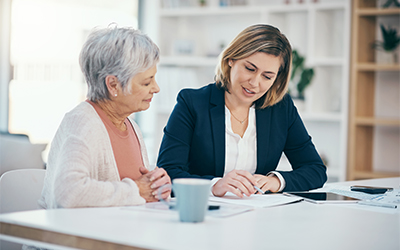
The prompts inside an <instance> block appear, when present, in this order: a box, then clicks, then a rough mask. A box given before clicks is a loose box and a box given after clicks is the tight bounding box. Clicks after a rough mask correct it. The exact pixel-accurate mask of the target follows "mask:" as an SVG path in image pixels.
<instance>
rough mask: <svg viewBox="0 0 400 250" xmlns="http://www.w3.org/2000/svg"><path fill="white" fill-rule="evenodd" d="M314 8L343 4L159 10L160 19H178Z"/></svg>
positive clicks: (334, 6)
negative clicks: (182, 17)
mask: <svg viewBox="0 0 400 250" xmlns="http://www.w3.org/2000/svg"><path fill="white" fill-rule="evenodd" d="M310 7H312V8H315V9H316V10H318V11H326V10H337V9H343V8H344V4H343V3H323V4H320V3H316V4H287V5H283V4H282V5H265V6H252V5H241V6H226V7H218V6H209V7H207V6H206V7H197V6H194V7H177V8H165V9H161V10H160V16H161V17H179V16H217V15H237V14H261V13H264V12H266V11H268V12H269V13H288V12H289V13H290V12H300V11H308V10H309V8H310Z"/></svg>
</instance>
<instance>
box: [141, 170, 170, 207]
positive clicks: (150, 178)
mask: <svg viewBox="0 0 400 250" xmlns="http://www.w3.org/2000/svg"><path fill="white" fill-rule="evenodd" d="M139 171H140V173H141V174H142V176H141V177H140V178H138V179H137V180H135V182H136V185H137V186H138V187H139V193H140V196H141V197H143V198H145V199H146V201H147V202H154V201H158V200H160V199H161V198H162V199H164V200H165V199H167V198H168V197H169V195H170V193H171V187H166V188H164V189H163V192H162V194H161V197H158V189H159V188H160V187H161V186H164V185H167V184H171V178H169V176H168V174H167V172H166V171H165V170H164V169H163V168H158V167H156V168H155V169H154V170H152V171H149V170H148V169H147V168H145V167H141V168H140V169H139Z"/></svg>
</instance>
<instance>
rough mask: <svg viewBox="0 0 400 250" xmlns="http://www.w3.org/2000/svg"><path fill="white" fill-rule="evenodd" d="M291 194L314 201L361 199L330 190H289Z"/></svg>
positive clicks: (342, 201) (356, 200)
mask: <svg viewBox="0 0 400 250" xmlns="http://www.w3.org/2000/svg"><path fill="white" fill-rule="evenodd" d="M285 194H287V195H290V196H300V197H302V198H304V200H305V201H309V202H313V203H331V204H333V203H357V202H359V201H360V200H359V199H355V198H352V197H349V196H345V195H341V194H335V193H330V192H287V193H285Z"/></svg>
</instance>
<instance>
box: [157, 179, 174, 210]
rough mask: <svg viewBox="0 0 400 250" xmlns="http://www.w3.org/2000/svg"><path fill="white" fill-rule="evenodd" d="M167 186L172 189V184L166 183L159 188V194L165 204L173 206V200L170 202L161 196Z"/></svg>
mask: <svg viewBox="0 0 400 250" xmlns="http://www.w3.org/2000/svg"><path fill="white" fill-rule="evenodd" d="M166 188H171V189H172V185H171V184H165V185H162V186H161V187H159V188H158V192H157V196H158V197H159V198H160V201H161V202H162V203H164V204H165V205H167V206H168V207H170V206H172V205H173V204H171V202H168V201H166V200H164V199H163V198H162V196H161V194H162V193H163V191H164V189H166Z"/></svg>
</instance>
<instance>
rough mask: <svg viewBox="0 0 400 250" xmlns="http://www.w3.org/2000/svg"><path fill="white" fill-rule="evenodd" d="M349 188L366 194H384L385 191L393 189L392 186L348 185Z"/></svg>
mask: <svg viewBox="0 0 400 250" xmlns="http://www.w3.org/2000/svg"><path fill="white" fill-rule="evenodd" d="M350 190H351V191H356V192H363V193H367V194H384V193H386V192H387V191H391V190H393V188H387V187H372V186H360V185H354V186H351V187H350Z"/></svg>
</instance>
